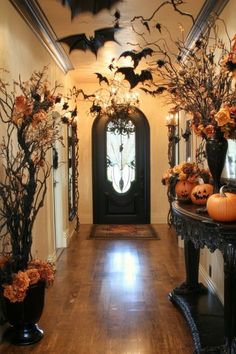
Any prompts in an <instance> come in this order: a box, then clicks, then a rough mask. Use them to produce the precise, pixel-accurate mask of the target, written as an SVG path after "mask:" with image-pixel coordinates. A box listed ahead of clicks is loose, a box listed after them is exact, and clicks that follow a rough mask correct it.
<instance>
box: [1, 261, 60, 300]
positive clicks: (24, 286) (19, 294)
mask: <svg viewBox="0 0 236 354" xmlns="http://www.w3.org/2000/svg"><path fill="white" fill-rule="evenodd" d="M5 262H7V258H5ZM53 280H54V269H53V265H52V264H50V263H48V262H42V261H41V260H39V259H35V260H32V261H30V262H29V263H28V267H27V269H26V270H24V271H21V270H19V271H18V272H17V273H14V274H13V277H12V283H11V284H2V288H3V296H5V297H6V298H7V299H9V300H10V301H11V302H21V301H23V300H24V298H25V296H26V292H27V290H28V288H29V286H30V285H34V284H36V283H38V282H39V281H43V282H45V284H46V286H47V287H48V286H50V285H52V283H53Z"/></svg>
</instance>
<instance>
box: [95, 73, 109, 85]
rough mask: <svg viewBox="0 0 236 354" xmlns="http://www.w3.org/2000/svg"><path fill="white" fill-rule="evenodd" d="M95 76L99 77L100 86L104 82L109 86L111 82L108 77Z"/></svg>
mask: <svg viewBox="0 0 236 354" xmlns="http://www.w3.org/2000/svg"><path fill="white" fill-rule="evenodd" d="M94 74H96V75H97V78H98V80H99V84H100V85H101V82H102V81H104V82H106V83H107V85H109V81H108V79H107V78H106V76H103V75H102V74H100V73H94Z"/></svg>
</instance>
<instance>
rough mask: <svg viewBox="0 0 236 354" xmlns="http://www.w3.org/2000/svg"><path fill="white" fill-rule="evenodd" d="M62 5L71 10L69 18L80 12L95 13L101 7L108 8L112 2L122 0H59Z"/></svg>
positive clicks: (101, 8)
mask: <svg viewBox="0 0 236 354" xmlns="http://www.w3.org/2000/svg"><path fill="white" fill-rule="evenodd" d="M60 1H61V4H62V5H63V6H68V7H69V8H70V10H71V19H73V18H74V17H75V16H76V15H78V14H79V13H81V12H91V13H93V14H94V15H96V14H97V13H98V12H100V11H101V10H103V9H110V8H111V7H112V6H113V5H114V4H116V3H117V2H120V1H122V0H103V1H99V0H60Z"/></svg>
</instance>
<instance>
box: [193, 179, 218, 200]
mask: <svg viewBox="0 0 236 354" xmlns="http://www.w3.org/2000/svg"><path fill="white" fill-rule="evenodd" d="M212 193H213V186H212V185H211V184H209V183H204V181H203V180H202V179H201V181H200V183H199V184H198V185H197V186H195V187H194V188H193V189H192V191H191V195H190V197H191V200H192V202H193V204H197V205H205V204H206V202H207V199H208V198H209V197H210V195H212Z"/></svg>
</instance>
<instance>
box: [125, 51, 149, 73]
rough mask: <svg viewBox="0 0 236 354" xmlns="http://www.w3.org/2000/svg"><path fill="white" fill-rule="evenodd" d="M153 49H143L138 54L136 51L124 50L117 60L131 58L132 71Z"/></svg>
mask: <svg viewBox="0 0 236 354" xmlns="http://www.w3.org/2000/svg"><path fill="white" fill-rule="evenodd" d="M152 53H153V49H152V48H144V49H143V50H141V51H140V52H137V51H136V50H126V51H125V52H123V53H122V54H121V55H120V57H119V58H122V57H131V59H132V61H133V63H134V69H135V68H136V67H137V66H138V64H139V62H140V60H141V59H142V58H146V57H147V56H148V55H152Z"/></svg>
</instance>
